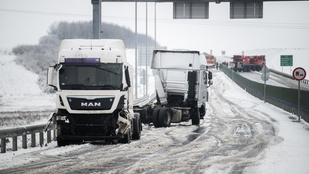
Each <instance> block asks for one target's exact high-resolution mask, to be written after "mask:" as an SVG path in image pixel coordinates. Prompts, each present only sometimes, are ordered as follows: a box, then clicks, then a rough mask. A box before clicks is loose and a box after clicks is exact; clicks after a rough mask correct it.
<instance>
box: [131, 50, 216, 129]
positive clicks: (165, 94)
mask: <svg viewBox="0 0 309 174" xmlns="http://www.w3.org/2000/svg"><path fill="white" fill-rule="evenodd" d="M151 68H152V69H153V74H154V77H155V85H156V86H155V88H156V96H157V102H156V103H155V104H153V105H149V106H147V107H146V108H145V107H144V108H142V109H141V108H136V109H135V110H136V111H137V112H140V113H141V117H142V120H143V122H145V123H147V122H153V124H154V126H155V127H169V126H170V124H171V123H179V122H181V121H189V120H190V119H191V120H192V124H193V125H199V124H200V119H201V118H203V116H204V115H205V113H206V102H207V101H208V92H207V88H208V87H209V86H210V85H211V84H212V81H211V80H212V73H211V72H210V71H208V69H207V63H206V60H205V57H204V55H202V54H200V52H199V51H182V50H178V51H174V50H154V51H153V58H152V64H151ZM145 110H146V111H145Z"/></svg>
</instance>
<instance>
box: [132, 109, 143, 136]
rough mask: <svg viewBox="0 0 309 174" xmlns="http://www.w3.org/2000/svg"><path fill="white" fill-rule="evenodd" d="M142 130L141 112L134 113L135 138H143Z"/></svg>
mask: <svg viewBox="0 0 309 174" xmlns="http://www.w3.org/2000/svg"><path fill="white" fill-rule="evenodd" d="M141 131H142V123H141V118H140V115H139V113H134V120H133V134H132V139H133V140H139V139H140V138H141Z"/></svg>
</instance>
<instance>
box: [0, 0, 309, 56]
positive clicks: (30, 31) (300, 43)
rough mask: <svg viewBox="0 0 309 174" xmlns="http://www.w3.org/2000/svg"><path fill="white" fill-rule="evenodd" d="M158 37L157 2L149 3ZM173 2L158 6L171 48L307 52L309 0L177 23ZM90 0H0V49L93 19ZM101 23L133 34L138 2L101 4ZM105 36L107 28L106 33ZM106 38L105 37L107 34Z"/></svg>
mask: <svg viewBox="0 0 309 174" xmlns="http://www.w3.org/2000/svg"><path fill="white" fill-rule="evenodd" d="M145 4H146V3H145V2H143V3H138V32H139V33H146V18H145V14H146V8H145V7H146V5H145ZM147 6H148V35H149V36H151V37H154V9H155V5H154V3H148V5H147ZM172 7H173V5H172V3H157V5H156V9H157V13H156V14H157V27H156V36H157V41H158V42H159V44H161V45H163V46H167V47H168V48H169V49H174V48H184V49H194V50H199V51H206V52H209V51H210V50H213V53H214V54H220V53H221V51H223V50H225V51H226V52H227V54H229V55H232V54H235V53H239V52H241V51H243V50H250V49H261V48H308V47H309V1H304V2H300V1H294V2H264V14H263V19H230V18H229V3H221V4H216V3H210V7H209V10H210V13H209V19H198V20H197V19H194V20H181V19H177V20H174V19H172V18H173V11H172ZM91 20H92V4H91V0H0V23H1V32H0V48H2V49H5V48H12V47H14V46H17V45H19V44H37V43H38V40H39V38H40V37H42V36H44V35H46V34H47V30H48V28H49V27H50V25H52V24H53V23H55V22H59V21H69V22H72V21H91ZM102 22H108V23H114V24H118V25H121V26H125V27H127V28H130V29H131V30H132V31H134V30H135V28H134V27H135V3H134V2H133V3H129V2H113V3H112V2H104V3H102ZM102 30H103V32H104V28H103V29H102ZM103 37H104V33H103Z"/></svg>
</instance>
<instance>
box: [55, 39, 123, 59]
mask: <svg viewBox="0 0 309 174" xmlns="http://www.w3.org/2000/svg"><path fill="white" fill-rule="evenodd" d="M101 57H104V60H103V59H101V62H102V61H104V62H115V60H117V61H120V62H123V61H126V52H125V47H124V43H123V41H122V40H120V39H65V40H62V42H61V45H60V52H59V62H64V61H65V58H101Z"/></svg>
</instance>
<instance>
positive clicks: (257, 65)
mask: <svg viewBox="0 0 309 174" xmlns="http://www.w3.org/2000/svg"><path fill="white" fill-rule="evenodd" d="M232 59H233V62H232V63H233V64H234V66H232V69H233V70H234V71H243V72H250V71H261V70H262V68H263V63H264V62H265V61H266V60H265V55H260V56H244V55H234V56H233V57H232Z"/></svg>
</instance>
